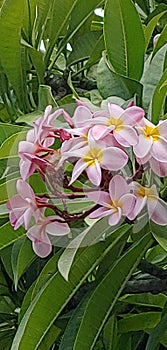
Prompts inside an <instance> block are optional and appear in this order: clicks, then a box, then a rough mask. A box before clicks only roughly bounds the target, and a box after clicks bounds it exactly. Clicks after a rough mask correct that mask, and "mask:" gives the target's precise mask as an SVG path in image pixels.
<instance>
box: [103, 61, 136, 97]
mask: <svg viewBox="0 0 167 350" xmlns="http://www.w3.org/2000/svg"><path fill="white" fill-rule="evenodd" d="M97 86H98V89H99V91H100V93H101V95H102V97H103V98H105V99H106V98H107V97H109V96H118V97H121V98H123V99H125V100H128V99H130V98H132V97H133V96H134V95H135V94H137V95H138V96H139V97H140V96H141V94H142V85H141V84H140V83H139V82H137V81H135V80H132V79H129V78H127V77H125V76H122V75H120V74H118V73H115V72H114V71H113V70H111V69H110V67H109V66H108V64H107V61H106V59H105V56H103V58H102V59H101V60H100V62H99V64H98V67H97Z"/></svg>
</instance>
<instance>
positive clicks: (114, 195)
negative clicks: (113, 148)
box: [88, 175, 136, 226]
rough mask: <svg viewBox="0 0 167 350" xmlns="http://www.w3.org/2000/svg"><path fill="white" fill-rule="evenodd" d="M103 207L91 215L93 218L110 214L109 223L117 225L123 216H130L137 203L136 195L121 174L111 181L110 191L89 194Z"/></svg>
mask: <svg viewBox="0 0 167 350" xmlns="http://www.w3.org/2000/svg"><path fill="white" fill-rule="evenodd" d="M88 197H89V198H90V199H91V200H94V201H95V202H96V203H97V204H99V205H100V206H101V207H100V208H98V209H96V210H95V211H94V212H93V213H91V214H90V215H89V217H90V218H91V219H95V218H102V217H104V216H109V225H111V226H113V225H117V224H118V223H119V221H120V219H121V217H122V216H125V217H129V214H130V213H131V211H132V210H133V208H134V205H135V201H136V199H135V196H134V195H133V194H131V193H130V189H129V186H128V185H127V183H126V181H125V179H124V178H123V177H122V176H121V175H115V176H114V177H113V178H112V179H111V181H110V183H109V193H108V192H104V191H101V192H99V193H93V192H92V193H91V194H88Z"/></svg>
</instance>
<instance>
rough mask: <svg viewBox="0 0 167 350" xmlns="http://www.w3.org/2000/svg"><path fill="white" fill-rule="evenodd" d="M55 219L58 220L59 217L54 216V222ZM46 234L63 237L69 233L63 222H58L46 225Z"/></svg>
mask: <svg viewBox="0 0 167 350" xmlns="http://www.w3.org/2000/svg"><path fill="white" fill-rule="evenodd" d="M48 218H49V217H48ZM56 218H57V219H58V220H60V218H59V217H56V216H55V220H56ZM46 232H47V233H48V234H49V235H53V236H64V235H67V234H68V233H69V232H70V228H69V226H68V225H67V224H66V223H65V222H61V223H60V222H58V221H55V222H50V223H49V224H47V225H46Z"/></svg>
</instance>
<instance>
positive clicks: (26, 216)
mask: <svg viewBox="0 0 167 350" xmlns="http://www.w3.org/2000/svg"><path fill="white" fill-rule="evenodd" d="M32 215H33V212H32V209H31V208H28V209H27V210H26V211H25V213H24V227H25V229H26V230H28V226H29V223H30V220H31V218H32Z"/></svg>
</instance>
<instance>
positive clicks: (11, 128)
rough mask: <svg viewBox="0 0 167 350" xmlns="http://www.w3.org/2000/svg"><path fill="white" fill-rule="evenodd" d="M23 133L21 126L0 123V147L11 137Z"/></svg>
mask: <svg viewBox="0 0 167 350" xmlns="http://www.w3.org/2000/svg"><path fill="white" fill-rule="evenodd" d="M20 131H23V127H22V126H18V125H13V124H4V123H0V145H1V144H2V143H3V142H4V141H5V140H6V139H7V138H8V137H10V136H11V135H13V134H16V133H18V132H20Z"/></svg>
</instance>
